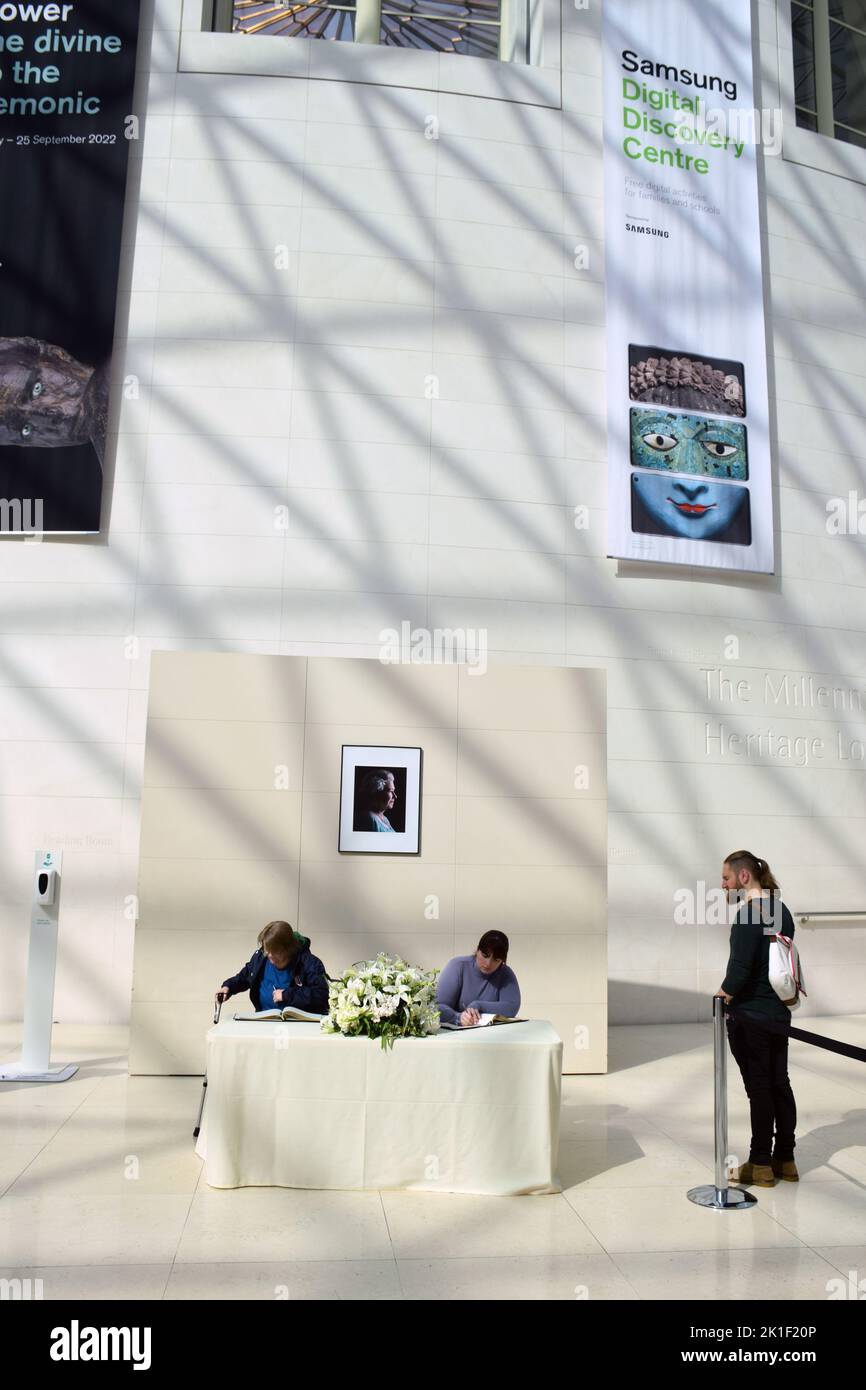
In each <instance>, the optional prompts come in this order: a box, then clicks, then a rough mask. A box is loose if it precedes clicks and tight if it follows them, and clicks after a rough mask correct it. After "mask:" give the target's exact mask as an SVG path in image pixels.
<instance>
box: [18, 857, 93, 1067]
mask: <svg viewBox="0 0 866 1390" xmlns="http://www.w3.org/2000/svg"><path fill="white" fill-rule="evenodd" d="M62 859H63V856H62V854H55V853H53V852H52V851H51V850H37V851H36V856H35V863H34V875H33V906H32V909H31V913H30V954H29V956H28V959H27V1002H26V1004H25V1006H24V1042H23V1044H22V1047H21V1060H20V1062H0V1081H68V1080H69V1078H70V1076H74V1075H75V1073H76V1072H77V1071H78V1067H77V1066H67V1067H54V1068H53V1069H52V1068H51V1067H50V1066H49V1062H50V1060H51V1027H52V1021H53V1020H52V1015H53V1013H54V967H55V965H56V963H57V916H58V912H59V909H60V868H61V863H62Z"/></svg>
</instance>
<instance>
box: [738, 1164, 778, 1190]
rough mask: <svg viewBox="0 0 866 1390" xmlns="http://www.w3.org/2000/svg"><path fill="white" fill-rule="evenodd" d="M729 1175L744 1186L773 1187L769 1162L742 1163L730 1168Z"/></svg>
mask: <svg viewBox="0 0 866 1390" xmlns="http://www.w3.org/2000/svg"><path fill="white" fill-rule="evenodd" d="M728 1172H729V1176H730V1177H731V1178H732V1179H733V1181H734V1182H739V1183H742V1184H743V1185H744V1187H774V1186H775V1182H776V1180H775V1178H774V1176H773V1169H772V1168H771V1167H770V1164H769V1163H742V1164H741V1165H740V1167H739V1168H730V1169H729V1170H728Z"/></svg>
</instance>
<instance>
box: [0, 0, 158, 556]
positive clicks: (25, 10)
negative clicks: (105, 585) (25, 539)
mask: <svg viewBox="0 0 866 1390" xmlns="http://www.w3.org/2000/svg"><path fill="white" fill-rule="evenodd" d="M137 36H138V0H76V3H74V4H40V3H32V4H28V3H18V4H9V3H5V0H0V534H2V533H8V532H13V533H18V532H21V531H25V532H26V531H30V532H89V531H98V530H99V517H100V504H101V497H102V464H103V458H104V454H105V434H106V422H107V416H108V394H109V382H110V372H111V349H112V342H113V338H114V315H115V300H116V297H117V274H118V264H119V260H120V238H121V228H122V223H123V204H124V194H125V188H126V171H127V155H128V152H129V148H130V141H131V140H133V139H135V138H137V136H138V133H139V132H138V129H137V124H136V121H135V117H134V116H133V115H132V92H133V83H134V79H135V54H136V43H137Z"/></svg>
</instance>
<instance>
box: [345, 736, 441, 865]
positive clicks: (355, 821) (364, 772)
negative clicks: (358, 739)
mask: <svg viewBox="0 0 866 1390" xmlns="http://www.w3.org/2000/svg"><path fill="white" fill-rule="evenodd" d="M338 848H339V850H340V853H341V854H418V853H419V852H420V849H421V749H420V748H394V747H374V746H372V745H370V744H357V743H344V744H343V762H342V770H341V774H340V837H339V845H338Z"/></svg>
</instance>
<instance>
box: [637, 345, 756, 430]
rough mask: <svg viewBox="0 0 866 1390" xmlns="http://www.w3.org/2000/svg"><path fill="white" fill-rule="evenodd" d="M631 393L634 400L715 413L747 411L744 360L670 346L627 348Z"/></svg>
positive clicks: (738, 413)
mask: <svg viewBox="0 0 866 1390" xmlns="http://www.w3.org/2000/svg"><path fill="white" fill-rule="evenodd" d="M628 394H629V396H630V398H631V399H632V400H633V401H650V402H652V403H653V404H655V405H672V406H676V407H677V408H678V409H680V410H706V411H707V412H708V413H710V414H713V415H745V413H746V387H745V377H744V373H743V364H742V362H729V361H726V360H723V359H722V358H720V357H699V356H697V355H696V354H694V353H690V352H676V351H674V350H673V349H671V348H657V347H638V346H635V345H634V344H631V345H630V346H629V350H628Z"/></svg>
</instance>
